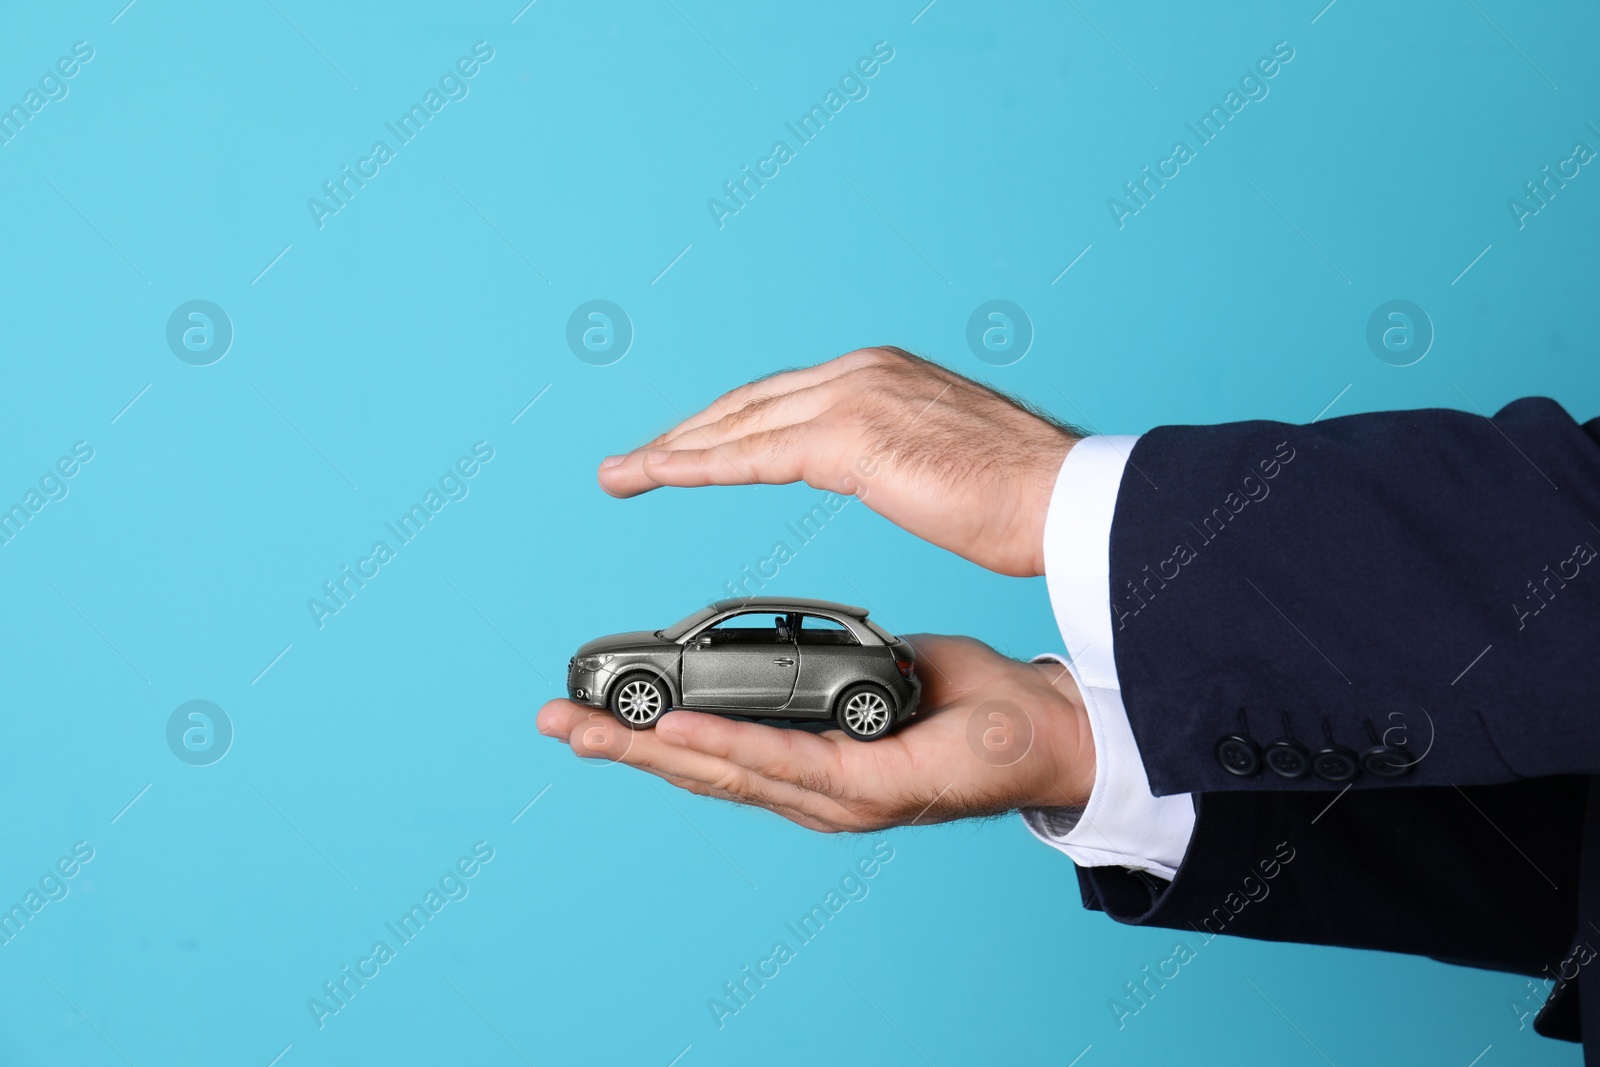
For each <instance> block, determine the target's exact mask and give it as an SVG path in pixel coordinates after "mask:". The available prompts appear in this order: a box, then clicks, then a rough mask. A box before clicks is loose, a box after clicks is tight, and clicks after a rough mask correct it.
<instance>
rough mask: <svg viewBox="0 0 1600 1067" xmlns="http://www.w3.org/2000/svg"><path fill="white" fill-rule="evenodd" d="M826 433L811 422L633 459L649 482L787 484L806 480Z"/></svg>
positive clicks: (691, 485) (680, 484)
mask: <svg viewBox="0 0 1600 1067" xmlns="http://www.w3.org/2000/svg"><path fill="white" fill-rule="evenodd" d="M825 434H826V430H824V429H823V428H822V424H820V423H815V422H813V423H805V424H803V425H799V426H784V427H781V428H779V429H776V430H761V431H759V432H757V433H754V434H751V435H750V436H748V437H740V438H737V439H736V440H732V441H728V442H725V443H723V444H719V445H714V446H712V447H710V448H680V449H677V450H674V451H668V452H663V451H651V452H645V453H642V454H639V455H638V458H637V460H636V461H635V462H637V464H638V467H637V471H638V473H639V475H640V476H641V477H642V478H643V479H646V480H648V481H649V482H650V484H651V485H653V486H661V485H672V486H680V487H685V488H689V487H696V486H704V485H787V484H789V483H790V482H799V481H808V480H809V479H808V478H807V475H808V474H810V473H812V472H813V471H816V470H818V469H820V464H819V460H821V459H822V458H823V457H820V456H818V455H816V454H814V453H815V449H814V447H813V445H812V442H814V441H816V440H817V439H818V438H821V437H824V436H825ZM632 458H633V457H630V459H632ZM627 466H628V465H627V464H624V468H625V469H626V468H627Z"/></svg>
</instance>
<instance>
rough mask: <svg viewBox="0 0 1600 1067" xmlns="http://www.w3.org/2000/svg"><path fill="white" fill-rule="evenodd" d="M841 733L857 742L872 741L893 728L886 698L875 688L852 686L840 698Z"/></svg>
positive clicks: (892, 710)
mask: <svg viewBox="0 0 1600 1067" xmlns="http://www.w3.org/2000/svg"><path fill="white" fill-rule="evenodd" d="M838 707H839V710H838V713H837V715H836V718H837V719H838V720H839V727H840V729H842V730H844V732H845V733H847V734H849V735H850V736H851V737H853V738H855V739H856V740H857V741H874V740H876V739H878V738H880V737H882V736H883V735H884V734H886V733H888V732H889V727H891V726H893V725H894V707H893V705H891V704H890V703H889V694H888V693H886V692H884V691H883V689H881V688H880V687H878V686H875V685H853V686H851V687H850V688H849V689H846V690H845V691H844V694H843V695H842V696H840V697H839V705H838Z"/></svg>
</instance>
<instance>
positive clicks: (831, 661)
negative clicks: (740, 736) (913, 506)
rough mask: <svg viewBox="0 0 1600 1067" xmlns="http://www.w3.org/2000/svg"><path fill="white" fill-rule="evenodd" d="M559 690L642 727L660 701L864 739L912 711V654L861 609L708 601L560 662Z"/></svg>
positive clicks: (916, 684) (917, 683) (657, 713)
mask: <svg viewBox="0 0 1600 1067" xmlns="http://www.w3.org/2000/svg"><path fill="white" fill-rule="evenodd" d="M567 695H568V696H570V697H571V698H572V699H573V700H576V701H579V702H581V703H584V704H590V705H593V706H595V707H603V708H610V709H611V710H612V711H613V712H614V713H615V714H616V716H617V718H619V719H621V720H622V721H623V722H624V723H626V724H627V725H628V726H630V727H632V728H633V729H635V730H642V729H645V728H646V727H650V726H654V725H655V722H656V720H657V719H659V718H660V717H661V716H662V714H663V713H665V712H666V711H667V710H668V709H670V708H689V709H692V710H695V711H710V712H717V713H719V714H723V715H738V716H741V717H745V718H757V719H765V718H774V719H790V720H793V721H797V722H799V721H807V720H810V721H816V722H821V721H828V720H832V721H833V722H836V723H837V724H838V725H839V728H840V729H842V730H844V732H845V733H847V734H849V735H850V736H851V737H854V738H857V739H859V740H862V741H871V740H874V739H876V738H879V737H883V736H885V735H886V734H888V733H889V731H890V730H891V729H893V728H894V726H895V725H896V724H898V723H900V722H903V721H904V720H905V719H906V718H907V717H909V716H910V715H912V714H913V713H915V711H916V708H917V701H918V699H919V698H920V697H921V696H922V682H921V680H920V679H918V678H917V673H916V652H915V651H914V650H913V649H912V647H911V644H910V643H909V642H908V641H905V640H904V639H902V638H899V637H895V636H893V635H892V634H889V633H886V632H885V631H884V630H882V629H881V628H879V627H878V626H877V625H876V624H875V623H872V622H869V621H868V620H867V612H866V610H865V609H863V608H853V607H849V606H847V605H844V604H834V603H831V602H829V601H826V600H784V599H779V598H777V597H751V598H749V599H735V600H719V601H717V602H716V603H715V604H712V605H710V606H708V607H705V608H702V609H700V610H699V611H697V612H695V613H694V614H693V615H690V616H689V617H688V618H686V619H683V620H682V621H680V622H676V623H674V624H673V625H671V626H669V627H667V628H666V629H664V630H655V631H648V630H641V631H638V632H636V633H625V634H614V635H612V636H611V637H602V638H599V639H597V640H594V641H590V642H589V643H588V644H586V645H584V646H583V647H582V648H580V649H578V654H577V655H576V656H574V657H572V659H571V660H570V661H568V663H567Z"/></svg>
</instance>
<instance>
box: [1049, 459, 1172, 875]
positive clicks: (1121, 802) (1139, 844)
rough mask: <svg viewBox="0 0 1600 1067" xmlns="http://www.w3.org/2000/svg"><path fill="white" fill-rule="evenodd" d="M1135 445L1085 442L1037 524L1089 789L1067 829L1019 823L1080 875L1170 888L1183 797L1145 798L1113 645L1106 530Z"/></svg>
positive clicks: (1057, 816)
mask: <svg viewBox="0 0 1600 1067" xmlns="http://www.w3.org/2000/svg"><path fill="white" fill-rule="evenodd" d="M1137 440H1138V438H1136V437H1086V438H1084V439H1083V440H1081V441H1079V442H1078V443H1077V444H1076V445H1074V446H1073V447H1072V449H1071V450H1070V451H1069V452H1068V453H1067V459H1066V462H1065V463H1063V464H1062V465H1061V473H1060V474H1059V475H1057V477H1056V487H1055V490H1054V492H1053V493H1052V494H1051V497H1050V510H1049V513H1048V514H1047V515H1046V517H1045V529H1044V569H1045V583H1046V585H1047V587H1048V588H1049V591H1050V604H1051V607H1052V608H1054V610H1055V615H1056V625H1057V627H1058V628H1059V629H1060V631H1061V637H1062V639H1063V640H1064V641H1065V642H1066V646H1067V658H1063V657H1060V656H1042V657H1039V658H1040V659H1053V660H1055V661H1057V662H1059V663H1061V664H1062V665H1063V666H1065V667H1066V669H1067V670H1068V671H1070V672H1071V673H1072V678H1073V681H1075V682H1076V683H1077V684H1078V689H1079V691H1080V692H1081V693H1082V694H1083V702H1084V706H1085V708H1086V709H1087V711H1088V715H1089V729H1090V732H1091V733H1092V734H1093V735H1094V756H1095V772H1094V788H1093V791H1092V792H1091V793H1090V794H1089V804H1088V807H1086V808H1084V810H1083V812H1082V813H1081V814H1077V815H1076V818H1075V819H1074V817H1073V815H1074V814H1075V813H1071V812H1068V811H1065V810H1063V809H1050V808H1034V809H1029V810H1026V811H1024V812H1023V813H1022V819H1023V822H1024V823H1025V824H1026V825H1027V827H1028V829H1029V830H1031V831H1032V832H1033V834H1034V836H1036V837H1038V838H1039V839H1040V840H1041V841H1044V842H1045V843H1046V844H1049V845H1051V846H1053V847H1055V848H1057V849H1059V850H1061V851H1062V852H1064V853H1066V854H1067V856H1068V857H1070V858H1071V859H1072V862H1074V863H1076V864H1077V865H1078V866H1080V867H1111V866H1117V867H1129V868H1132V869H1134V870H1142V871H1149V872H1150V873H1151V874H1154V875H1157V876H1158V877H1161V878H1165V879H1168V880H1169V881H1170V880H1171V879H1172V877H1173V876H1174V875H1175V874H1176V873H1177V869H1178V867H1179V865H1180V864H1181V863H1182V862H1183V855H1184V853H1185V852H1186V851H1187V850H1188V847H1189V839H1190V838H1191V837H1192V836H1193V835H1194V802H1193V799H1192V798H1191V796H1190V795H1189V794H1187V793H1180V794H1175V795H1173V796H1165V797H1158V796H1154V795H1153V794H1151V792H1150V780H1149V778H1148V777H1147V776H1146V774H1145V770H1144V761H1143V760H1142V759H1141V758H1140V756H1139V747H1138V744H1137V743H1136V742H1135V741H1134V739H1133V728H1132V727H1131V726H1129V725H1128V712H1127V709H1126V708H1125V707H1124V706H1123V703H1122V686H1121V684H1120V683H1119V682H1118V680H1117V664H1116V658H1115V655H1114V653H1113V648H1112V636H1111V520H1112V516H1113V515H1114V514H1115V512H1116V506H1117V489H1118V487H1119V486H1120V485H1121V484H1122V473H1123V468H1124V467H1125V466H1126V465H1127V462H1128V454H1129V453H1130V452H1131V451H1133V446H1134V443H1135V442H1136V441H1137Z"/></svg>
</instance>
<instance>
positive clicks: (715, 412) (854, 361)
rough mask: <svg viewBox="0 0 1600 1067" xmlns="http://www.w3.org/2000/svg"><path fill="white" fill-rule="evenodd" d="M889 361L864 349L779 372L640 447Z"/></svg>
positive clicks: (720, 399)
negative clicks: (743, 409)
mask: <svg viewBox="0 0 1600 1067" xmlns="http://www.w3.org/2000/svg"><path fill="white" fill-rule="evenodd" d="M888 358H890V357H888V356H887V354H886V353H884V352H883V351H882V350H880V349H873V348H862V349H858V350H856V351H854V352H850V353H847V354H845V355H842V356H838V357H836V358H834V359H830V360H828V361H827V362H826V363H818V364H816V365H815V366H811V367H799V368H796V369H794V370H786V371H779V372H778V373H777V374H771V375H768V376H767V377H765V378H757V379H756V380H755V381H753V382H750V383H749V384H747V385H741V386H739V387H738V388H737V389H731V390H729V391H728V392H726V393H724V394H722V395H721V396H719V397H718V398H717V399H716V400H714V401H712V402H711V403H710V404H709V405H707V406H706V408H705V409H704V410H702V411H700V412H699V413H697V414H694V415H691V416H689V417H688V418H687V419H684V420H683V422H681V423H679V424H678V425H677V426H675V427H673V428H672V429H671V430H668V431H667V432H666V433H664V434H662V435H661V436H660V437H657V438H656V439H655V440H654V441H651V442H650V443H649V444H647V445H644V446H641V447H644V448H649V447H653V446H655V445H656V444H659V443H660V442H661V441H663V440H665V439H667V438H670V437H674V436H676V435H678V434H680V433H682V432H684V431H686V430H690V429H693V428H695V427H696V426H707V425H710V424H712V423H714V422H716V421H718V420H719V419H722V418H724V417H725V416H727V415H731V414H732V413H734V412H736V411H738V410H739V409H740V408H743V407H745V406H746V405H747V404H749V403H751V402H752V401H756V400H761V399H764V398H767V397H774V396H780V395H783V394H786V393H795V392H799V391H800V390H802V389H808V388H810V387H812V386H816V385H821V384H822V383H824V382H827V381H831V380H833V379H834V378H838V377H840V376H841V375H844V374H848V373H850V372H851V371H853V370H856V369H858V368H861V367H867V366H872V365H874V364H876V363H882V362H885V361H886V360H887V359H888ZM635 451H637V450H635Z"/></svg>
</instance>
